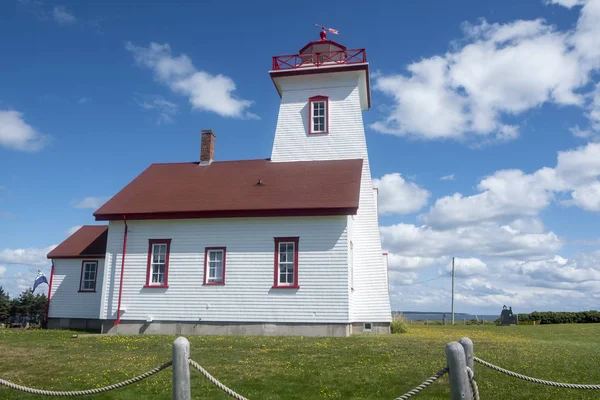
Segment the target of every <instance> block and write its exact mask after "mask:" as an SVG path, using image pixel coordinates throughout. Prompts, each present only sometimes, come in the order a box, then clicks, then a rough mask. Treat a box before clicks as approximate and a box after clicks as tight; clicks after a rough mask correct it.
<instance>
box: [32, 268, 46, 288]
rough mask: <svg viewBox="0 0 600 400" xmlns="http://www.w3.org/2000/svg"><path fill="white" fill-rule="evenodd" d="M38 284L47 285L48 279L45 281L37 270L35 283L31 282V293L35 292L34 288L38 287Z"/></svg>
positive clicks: (42, 274) (44, 276) (43, 276)
mask: <svg viewBox="0 0 600 400" xmlns="http://www.w3.org/2000/svg"><path fill="white" fill-rule="evenodd" d="M40 283H45V284H46V285H47V284H48V279H46V275H44V273H43V272H42V271H40V270H39V269H38V274H37V276H36V277H35V281H34V282H33V291H34V292H35V288H36V287H38V285H39V284H40Z"/></svg>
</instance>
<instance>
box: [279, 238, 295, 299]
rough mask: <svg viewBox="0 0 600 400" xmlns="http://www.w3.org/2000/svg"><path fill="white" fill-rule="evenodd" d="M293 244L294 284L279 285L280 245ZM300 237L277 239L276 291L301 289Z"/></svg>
mask: <svg viewBox="0 0 600 400" xmlns="http://www.w3.org/2000/svg"><path fill="white" fill-rule="evenodd" d="M285 242H293V243H294V284H293V285H289V284H286V285H281V284H280V283H279V243H285ZM299 242H300V238H299V237H276V238H275V259H274V260H275V266H274V267H275V271H274V274H273V288H274V289H300V286H299V285H298V243H299Z"/></svg>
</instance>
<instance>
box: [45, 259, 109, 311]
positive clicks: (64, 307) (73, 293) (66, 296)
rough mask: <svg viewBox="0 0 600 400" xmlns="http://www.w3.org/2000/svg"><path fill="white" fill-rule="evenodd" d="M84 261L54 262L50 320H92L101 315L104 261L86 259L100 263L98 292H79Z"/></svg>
mask: <svg viewBox="0 0 600 400" xmlns="http://www.w3.org/2000/svg"><path fill="white" fill-rule="evenodd" d="M83 260H84V259H56V260H54V276H53V277H52V293H51V297H50V312H49V314H48V316H49V318H90V319H97V318H99V315H100V300H101V293H100V291H101V288H102V287H101V284H102V281H103V280H104V259H102V258H99V259H96V258H85V260H89V261H98V277H97V278H96V292H95V293H93V292H85V293H84V292H79V283H80V279H81V263H82V261H83Z"/></svg>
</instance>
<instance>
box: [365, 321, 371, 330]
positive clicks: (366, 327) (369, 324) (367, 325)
mask: <svg viewBox="0 0 600 400" xmlns="http://www.w3.org/2000/svg"><path fill="white" fill-rule="evenodd" d="M371 329H373V324H371V323H370V322H365V324H364V325H363V330H365V331H370V330H371Z"/></svg>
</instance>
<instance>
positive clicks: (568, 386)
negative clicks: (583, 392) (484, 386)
mask: <svg viewBox="0 0 600 400" xmlns="http://www.w3.org/2000/svg"><path fill="white" fill-rule="evenodd" d="M473 360H475V361H477V362H478V363H479V364H481V365H485V366H486V367H488V368H491V369H493V370H496V371H498V372H502V373H503V374H506V375H508V376H512V377H514V378H519V379H523V380H524V381H529V382H533V383H539V384H542V385H548V386H554V387H559V388H565V389H587V390H600V385H580V384H574V383H562V382H552V381H545V380H543V379H537V378H532V377H530V376H526V375H521V374H517V373H516V372H512V371H509V370H507V369H504V368H500V367H498V366H496V365H494V364H491V363H489V362H487V361H484V360H482V359H479V358H477V357H473Z"/></svg>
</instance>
